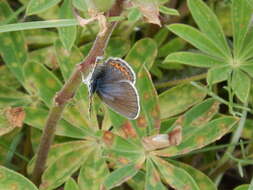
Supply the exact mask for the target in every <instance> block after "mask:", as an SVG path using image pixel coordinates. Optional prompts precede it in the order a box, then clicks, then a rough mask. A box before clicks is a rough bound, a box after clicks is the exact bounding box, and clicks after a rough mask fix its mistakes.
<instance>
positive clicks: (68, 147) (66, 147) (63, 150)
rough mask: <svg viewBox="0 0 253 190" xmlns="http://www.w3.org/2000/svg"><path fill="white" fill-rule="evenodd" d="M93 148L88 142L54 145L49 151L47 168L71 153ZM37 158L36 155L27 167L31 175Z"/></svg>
mask: <svg viewBox="0 0 253 190" xmlns="http://www.w3.org/2000/svg"><path fill="white" fill-rule="evenodd" d="M89 146H91V144H90V143H89V142H88V141H84V140H83V141H70V142H65V143H60V144H54V145H52V147H51V148H50V150H49V153H48V158H47V162H46V166H45V167H46V168H47V167H49V166H50V165H52V164H53V163H54V162H56V161H57V160H58V159H60V158H61V157H63V156H64V155H66V154H68V153H71V152H73V151H78V150H81V149H87V148H89ZM36 158H37V156H36V155H35V156H34V157H33V158H32V159H31V160H30V162H29V164H28V166H27V172H28V173H29V174H31V173H32V170H33V168H34V165H35V161H36Z"/></svg>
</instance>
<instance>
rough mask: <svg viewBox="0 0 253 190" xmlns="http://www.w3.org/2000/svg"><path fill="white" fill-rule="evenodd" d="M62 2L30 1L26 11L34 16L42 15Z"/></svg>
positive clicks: (54, 0)
mask: <svg viewBox="0 0 253 190" xmlns="http://www.w3.org/2000/svg"><path fill="white" fill-rule="evenodd" d="M60 1H61V0H30V2H29V4H28V6H27V9H26V14H27V15H32V14H38V13H41V12H43V11H45V10H47V9H49V8H50V7H53V6H55V5H56V4H58V3H59V2H60Z"/></svg>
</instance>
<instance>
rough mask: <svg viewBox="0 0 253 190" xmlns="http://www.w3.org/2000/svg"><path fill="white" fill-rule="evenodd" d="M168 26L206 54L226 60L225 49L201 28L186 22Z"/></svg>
mask: <svg viewBox="0 0 253 190" xmlns="http://www.w3.org/2000/svg"><path fill="white" fill-rule="evenodd" d="M167 28H168V29H169V30H170V31H172V32H173V33H175V34H176V35H178V36H180V37H181V38H183V39H184V40H186V41H187V42H189V43H190V44H192V45H193V46H195V47H196V48H198V49H200V50H201V51H203V52H205V53H206V54H208V55H211V56H215V57H217V58H219V59H220V60H221V61H224V60H226V57H227V55H226V54H225V53H224V50H220V49H219V48H218V47H217V44H216V43H215V42H213V41H211V40H210V39H209V38H208V37H207V36H206V35H205V34H203V33H202V32H200V31H199V30H197V29H195V28H193V27H191V26H188V25H185V24H171V25H169V26H167Z"/></svg>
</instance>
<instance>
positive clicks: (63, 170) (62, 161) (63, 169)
mask: <svg viewBox="0 0 253 190" xmlns="http://www.w3.org/2000/svg"><path fill="white" fill-rule="evenodd" d="M91 151H92V148H91V147H87V148H82V149H78V150H73V151H71V152H69V153H67V154H64V155H63V156H62V157H60V158H59V159H57V160H56V161H55V162H53V163H52V164H51V165H49V167H48V168H47V169H46V170H45V171H44V173H43V175H42V183H41V185H40V190H50V189H54V188H56V187H58V186H60V185H61V184H63V183H64V182H65V181H67V180H68V178H69V177H70V176H71V175H72V174H73V173H74V172H76V171H77V170H78V168H79V167H80V166H81V165H82V164H83V162H84V161H85V160H86V159H87V158H88V155H89V154H90V152H91Z"/></svg>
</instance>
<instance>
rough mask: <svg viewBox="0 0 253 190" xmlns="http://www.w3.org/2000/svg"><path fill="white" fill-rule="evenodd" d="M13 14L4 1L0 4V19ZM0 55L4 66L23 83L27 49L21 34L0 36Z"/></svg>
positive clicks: (14, 33)
mask: <svg viewBox="0 0 253 190" xmlns="http://www.w3.org/2000/svg"><path fill="white" fill-rule="evenodd" d="M11 14H13V12H12V10H11V8H10V6H9V5H8V3H6V2H5V1H1V2H0V18H3V19H6V18H7V17H8V16H9V15H11ZM0 41H1V45H0V54H1V55H2V58H3V60H4V62H5V63H6V66H7V67H8V68H9V69H10V71H11V72H12V73H13V74H14V75H15V77H16V78H17V79H18V81H19V82H20V83H21V84H22V83H23V82H24V76H23V65H24V63H25V61H26V59H27V47H26V45H25V41H24V36H23V33H22V32H11V33H5V34H0Z"/></svg>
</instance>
